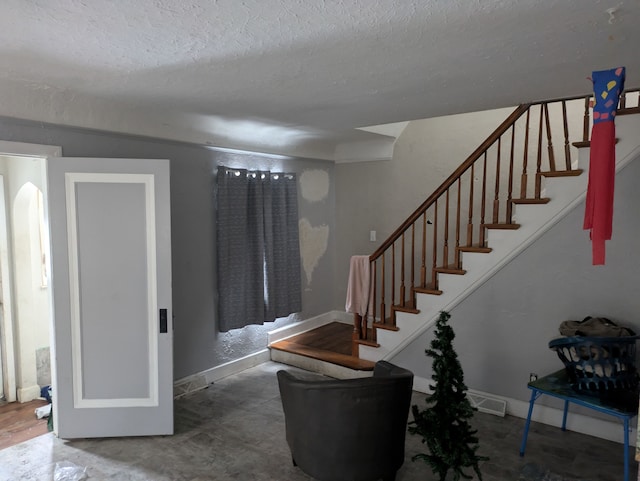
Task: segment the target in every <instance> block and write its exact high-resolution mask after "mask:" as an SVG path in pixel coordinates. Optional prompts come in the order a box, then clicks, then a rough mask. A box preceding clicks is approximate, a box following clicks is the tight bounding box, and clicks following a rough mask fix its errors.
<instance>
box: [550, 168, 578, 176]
mask: <svg viewBox="0 0 640 481" xmlns="http://www.w3.org/2000/svg"><path fill="white" fill-rule="evenodd" d="M582 172H583V170H582V169H575V170H554V171H551V170H547V171H545V172H540V175H543V176H545V177H577V176H579V175H581V174H582Z"/></svg>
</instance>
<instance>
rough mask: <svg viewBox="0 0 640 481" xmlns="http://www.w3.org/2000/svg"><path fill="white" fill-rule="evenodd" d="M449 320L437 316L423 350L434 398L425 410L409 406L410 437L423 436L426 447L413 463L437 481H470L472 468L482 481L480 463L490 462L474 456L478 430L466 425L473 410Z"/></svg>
mask: <svg viewBox="0 0 640 481" xmlns="http://www.w3.org/2000/svg"><path fill="white" fill-rule="evenodd" d="M450 317H451V316H450V315H449V313H448V312H445V311H442V312H441V313H440V317H439V318H438V320H437V321H436V332H435V338H434V339H433V340H432V341H431V344H430V348H429V349H426V350H425V353H426V355H427V356H429V357H431V358H432V359H433V362H432V366H433V380H434V381H435V385H433V386H429V387H430V388H431V390H432V391H433V394H432V395H431V396H429V397H428V398H427V399H426V403H427V408H426V409H423V410H421V409H419V408H418V406H416V405H414V406H412V413H413V421H411V422H410V423H409V433H410V434H415V435H419V436H422V443H423V444H426V445H427V447H428V449H429V453H419V454H416V455H415V456H413V458H412V459H413V461H416V460H422V461H424V462H426V463H427V464H428V465H429V466H430V467H431V470H432V471H433V472H434V473H435V474H436V475H438V476H439V478H440V481H445V480H446V478H447V474H448V473H449V471H451V472H452V473H453V481H459V480H460V479H461V478H464V479H470V478H471V476H470V475H469V474H467V473H466V472H465V469H467V468H472V469H473V471H474V472H475V473H476V475H477V476H478V478H479V479H480V480H482V474H481V473H480V468H479V462H480V461H485V460H488V459H489V458H487V457H486V456H479V455H478V454H477V450H478V448H479V445H478V437H477V436H476V433H477V430H475V429H473V428H472V427H471V424H470V423H469V422H468V420H470V419H471V418H473V414H474V412H475V411H476V409H475V408H474V407H473V406H471V403H470V402H469V399H468V398H467V386H466V385H465V383H464V373H463V371H462V366H461V365H460V361H459V360H458V355H457V354H456V352H455V350H454V349H453V339H454V337H455V334H454V332H453V329H452V328H451V326H449V325H448V324H447V321H448V320H449V318H450Z"/></svg>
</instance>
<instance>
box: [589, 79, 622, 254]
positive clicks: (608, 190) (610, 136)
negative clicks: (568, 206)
mask: <svg viewBox="0 0 640 481" xmlns="http://www.w3.org/2000/svg"><path fill="white" fill-rule="evenodd" d="M624 78H625V68H624V67H618V68H615V69H611V70H600V71H596V72H593V73H592V76H591V80H592V82H593V93H594V96H595V104H594V106H593V128H592V130H591V153H590V157H589V185H588V187H587V200H586V210H585V215H584V226H583V228H584V229H589V230H590V235H591V248H592V255H593V265H594V266H595V265H603V264H604V258H605V247H604V246H605V241H607V240H610V239H611V233H612V225H613V191H614V182H615V174H616V128H615V123H614V120H615V116H616V109H617V108H618V99H619V98H620V94H621V93H622V90H623V88H624Z"/></svg>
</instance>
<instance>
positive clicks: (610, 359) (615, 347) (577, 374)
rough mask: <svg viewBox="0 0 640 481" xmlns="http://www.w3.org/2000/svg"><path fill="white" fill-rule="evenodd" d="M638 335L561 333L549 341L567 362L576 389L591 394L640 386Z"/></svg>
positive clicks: (627, 389)
mask: <svg viewBox="0 0 640 481" xmlns="http://www.w3.org/2000/svg"><path fill="white" fill-rule="evenodd" d="M638 337H640V336H622V337H584V336H571V337H561V338H558V339H554V340H552V341H550V342H549V348H550V349H553V350H554V351H556V353H557V354H558V357H559V358H560V360H561V361H562V362H563V363H564V366H565V369H566V370H567V374H568V376H569V380H570V382H571V384H572V386H573V388H574V389H575V390H577V391H579V392H582V393H592V394H601V393H606V392H614V391H629V390H635V389H637V387H638V374H637V372H636V367H635V365H636V340H637V339H638Z"/></svg>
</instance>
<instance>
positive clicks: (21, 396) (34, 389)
mask: <svg viewBox="0 0 640 481" xmlns="http://www.w3.org/2000/svg"><path fill="white" fill-rule="evenodd" d="M16 391H17V394H18V396H17V397H18V402H19V403H26V402H29V401H33V400H34V399H37V398H39V397H40V386H38V385H37V384H34V385H33V386H29V387H19V388H18V389H17V390H16Z"/></svg>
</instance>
